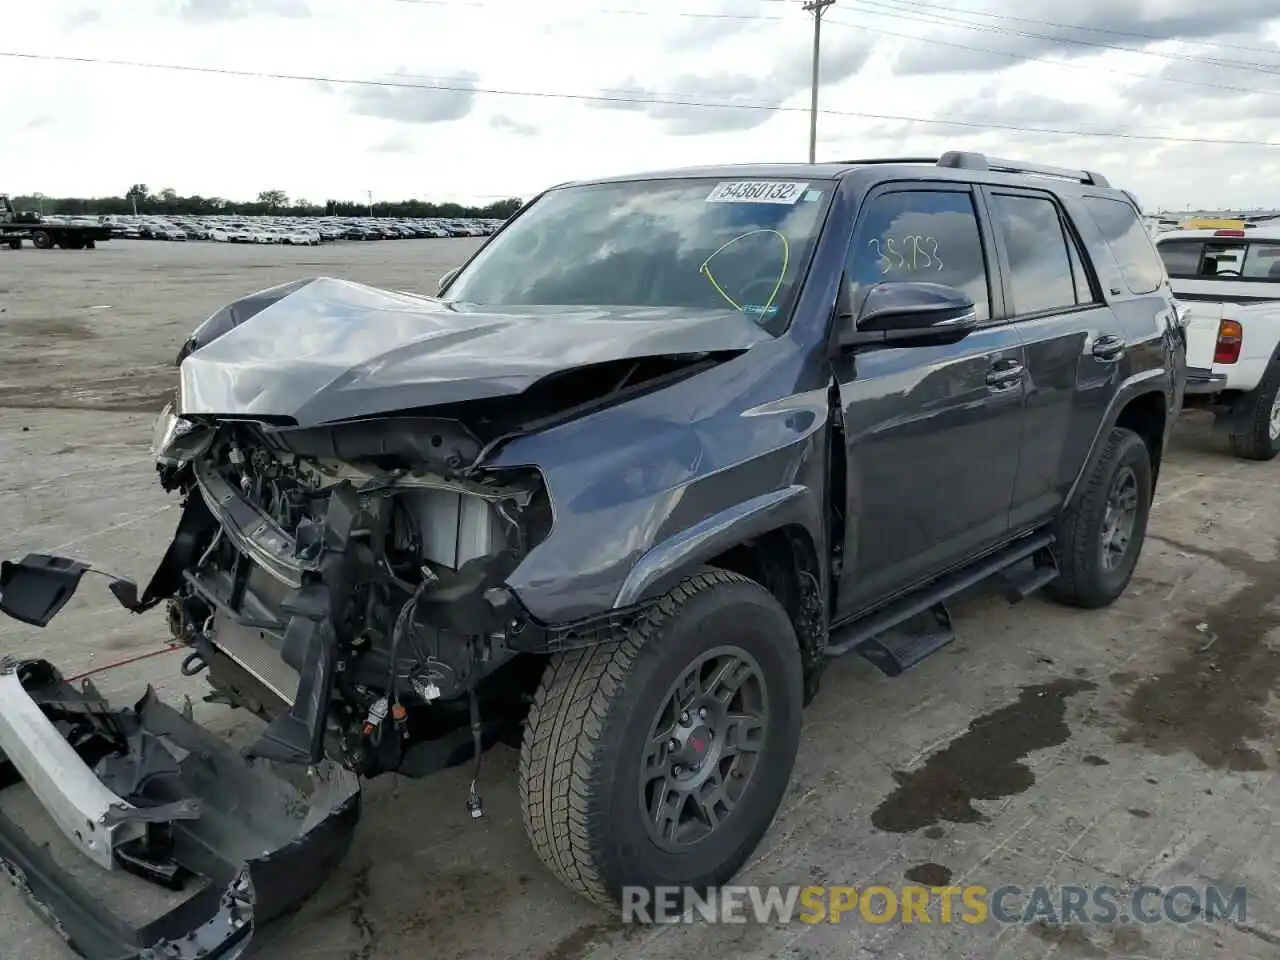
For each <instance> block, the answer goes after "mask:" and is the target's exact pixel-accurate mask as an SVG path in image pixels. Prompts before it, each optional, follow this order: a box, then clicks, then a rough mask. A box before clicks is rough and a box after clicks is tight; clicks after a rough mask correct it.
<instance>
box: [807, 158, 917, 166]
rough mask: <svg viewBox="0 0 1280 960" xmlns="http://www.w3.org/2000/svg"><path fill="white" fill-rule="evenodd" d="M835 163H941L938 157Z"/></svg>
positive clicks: (868, 159) (842, 161) (866, 159)
mask: <svg viewBox="0 0 1280 960" xmlns="http://www.w3.org/2000/svg"><path fill="white" fill-rule="evenodd" d="M832 162H833V163H842V164H849V165H850V166H853V165H856V164H867V163H939V160H938V158H937V157H864V158H863V159H861V160H834V161H832Z"/></svg>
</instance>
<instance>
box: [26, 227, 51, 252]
mask: <svg viewBox="0 0 1280 960" xmlns="http://www.w3.org/2000/svg"><path fill="white" fill-rule="evenodd" d="M31 245H32V246H33V247H35V248H36V249H37V250H50V249H52V248H53V235H52V234H51V233H49V231H48V230H37V231H36V232H35V233H33V234H32V235H31Z"/></svg>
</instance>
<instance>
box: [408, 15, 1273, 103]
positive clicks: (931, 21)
mask: <svg viewBox="0 0 1280 960" xmlns="http://www.w3.org/2000/svg"><path fill="white" fill-rule="evenodd" d="M393 2H396V3H407V4H413V5H425V6H440V7H462V8H470V9H475V10H486V9H488V10H491V9H493V5H492V4H490V3H487V2H484V0H393ZM753 2H757V3H787V2H793V3H794V0H753ZM852 2H853V3H854V4H855V5H857V9H858V11H859V12H861V13H865V14H867V15H868V16H873V17H891V18H893V19H895V20H910V21H912V22H916V23H923V24H927V25H930V26H933V25H936V24H938V23H939V22H941V23H943V24H945V25H948V26H954V27H957V28H960V29H967V30H974V31H978V32H982V33H992V34H996V35H1000V36H1013V37H1020V38H1023V39H1029V40H1043V41H1047V42H1051V43H1064V44H1071V45H1078V46H1085V47H1092V48H1095V49H1100V50H1113V51H1118V52H1124V53H1136V54H1141V55H1143V56H1152V57H1158V58H1161V59H1165V60H1176V61H1182V62H1187V63H1206V64H1212V65H1214V66H1219V67H1223V68H1227V69H1238V70H1248V71H1252V72H1257V73H1263V74H1266V75H1268V76H1280V64H1277V65H1275V67H1274V68H1272V67H1271V66H1270V65H1267V64H1257V63H1242V62H1238V61H1228V60H1215V59H1212V58H1205V57H1199V56H1193V55H1189V54H1175V53H1164V52H1159V51H1151V50H1138V49H1134V48H1133V47H1124V46H1119V45H1116V44H1106V43H1099V42H1096V41H1090V40H1080V39H1077V38H1071V37H1055V36H1048V35H1045V34H1037V33H1031V32H1028V31H1024V30H1014V29H1009V28H1003V27H998V26H994V25H992V24H982V23H973V22H971V21H966V20H959V19H956V18H955V17H948V16H943V15H928V14H925V15H913V10H914V8H916V7H928V8H930V9H935V10H942V11H954V9H955V8H952V7H945V6H940V5H937V4H928V3H916V2H914V0H912V4H911V6H898V5H895V4H896V2H897V0H852ZM796 5H797V6H799V4H796ZM876 7H878V8H879V9H874V8H876ZM800 9H804V8H803V7H802V6H801V7H800ZM589 12H590V13H591V14H593V15H594V14H606V15H618V16H636V17H694V18H703V19H714V20H737V21H747V22H750V21H770V20H773V21H779V20H782V21H786V20H791V19H792V18H790V17H785V16H775V15H748V14H731V13H697V12H692V11H685V10H622V9H611V8H605V7H596V8H593V9H592V10H591V11H589ZM959 12H963V13H965V14H973V15H977V14H976V11H959ZM982 16H987V17H992V18H996V19H1001V20H1011V21H1027V22H1033V23H1043V24H1044V25H1046V26H1061V27H1063V28H1064V29H1080V30H1090V29H1093V28H1088V27H1078V28H1077V27H1073V26H1071V25H1069V24H1057V23H1055V22H1053V21H1035V20H1031V18H1028V17H1012V16H1006V15H1002V14H982ZM827 22H828V23H831V24H833V25H836V26H841V27H847V28H850V29H855V30H862V31H865V32H868V33H876V34H879V35H882V36H888V37H897V38H900V39H904V40H913V41H916V42H919V43H927V44H931V45H934V46H943V47H951V48H953V49H958V50H969V51H973V52H975V53H986V54H990V55H992V56H998V57H1007V58H1008V59H1010V60H1022V61H1025V62H1028V63H1046V64H1050V65H1053V66H1060V67H1072V68H1079V69H1089V70H1094V71H1097V70H1102V71H1103V72H1105V73H1112V74H1115V75H1116V76H1122V77H1134V78H1136V79H1140V80H1155V81H1158V82H1160V83H1177V84H1182V85H1184V86H1193V87H1204V88H1207V89H1212V90H1227V91H1230V92H1233V93H1247V94H1257V95H1260V96H1280V91H1268V90H1257V89H1254V88H1251V87H1241V86H1236V85H1233V84H1224V83H1214V82H1212V81H1208V80H1191V79H1186V78H1182V77H1162V76H1159V75H1153V74H1146V73H1138V72H1136V71H1132V70H1117V69H1114V68H1106V67H1097V66H1095V65H1092V64H1077V63H1068V62H1065V61H1062V60H1049V59H1046V58H1044V57H1037V56H1032V55H1029V54H1019V53H1012V52H1009V51H1005V50H995V49H992V48H990V47H980V46H973V45H970V44H965V43H959V42H956V41H951V40H942V39H939V38H935V37H925V36H920V35H918V34H912V33H901V32H898V31H894V30H886V29H880V28H873V27H867V26H863V25H860V24H853V23H848V22H846V21H841V20H828V21H827ZM1107 32H1111V31H1107ZM1137 36H1140V37H1144V38H1146V39H1149V40H1151V41H1152V42H1159V41H1160V40H1161V39H1168V38H1159V37H1154V36H1147V35H1144V34H1138V35H1137ZM1244 49H1253V48H1244ZM1255 52H1258V53H1265V52H1266V51H1263V50H1260V49H1259V50H1256V51H1255Z"/></svg>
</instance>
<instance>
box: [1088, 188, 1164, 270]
mask: <svg viewBox="0 0 1280 960" xmlns="http://www.w3.org/2000/svg"><path fill="white" fill-rule="evenodd" d="M1084 205H1085V208H1086V209H1087V210H1088V211H1089V213H1090V215H1091V216H1092V217H1093V219H1094V222H1095V223H1097V225H1098V229H1099V230H1101V231H1102V235H1103V237H1105V238H1106V241H1107V245H1108V246H1109V247H1110V248H1111V253H1112V254H1113V255H1114V256H1115V258H1116V262H1117V263H1119V265H1120V272H1121V273H1123V274H1124V279H1125V283H1126V284H1128V286H1129V292H1130V293H1135V294H1143V293H1152V292H1154V291H1155V290H1157V289H1159V287H1160V284H1161V283H1163V282H1164V278H1165V272H1164V262H1163V261H1162V260H1161V259H1160V257H1159V255H1158V254H1157V253H1156V249H1155V245H1154V244H1152V242H1151V235H1150V234H1149V233H1147V228H1146V227H1144V226H1143V225H1142V221H1141V220H1139V219H1138V212H1137V211H1136V210H1135V209H1134V208H1133V205H1132V204H1130V203H1127V202H1126V201H1124V200H1111V199H1109V198H1107V197H1085V199H1084Z"/></svg>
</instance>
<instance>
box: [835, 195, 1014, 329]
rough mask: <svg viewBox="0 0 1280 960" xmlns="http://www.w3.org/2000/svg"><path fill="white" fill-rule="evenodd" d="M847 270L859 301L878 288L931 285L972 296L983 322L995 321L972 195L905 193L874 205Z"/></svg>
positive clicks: (882, 198)
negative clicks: (873, 286) (881, 285)
mask: <svg viewBox="0 0 1280 960" xmlns="http://www.w3.org/2000/svg"><path fill="white" fill-rule="evenodd" d="M846 266H847V269H848V272H849V278H850V280H851V281H852V283H853V287H854V294H855V296H856V295H857V293H858V291H859V290H860V289H863V288H865V287H867V286H869V285H871V284H873V283H893V282H898V281H903V280H927V281H929V282H931V283H943V284H947V285H948V286H952V287H956V288H958V289H960V290H963V291H964V292H965V293H967V294H968V295H969V296H970V298H972V300H973V303H974V307H975V308H976V312H977V315H978V319H979V320H986V319H988V318H989V317H990V316H991V295H990V287H989V284H988V281H987V262H986V256H985V254H984V253H983V250H982V235H981V233H980V232H979V230H978V216H977V213H976V212H975V211H974V208H973V199H972V198H971V196H970V195H969V193H968V192H961V191H954V190H903V191H899V192H894V193H887V194H882V195H880V196H878V197H876V198H874V199H873V200H870V201H869V202H868V203H867V204H866V205H865V207H864V209H863V219H862V225H861V226H860V227H859V229H858V233H857V236H856V237H855V238H854V241H853V246H852V247H851V248H850V250H849V256H848V259H847V264H846Z"/></svg>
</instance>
